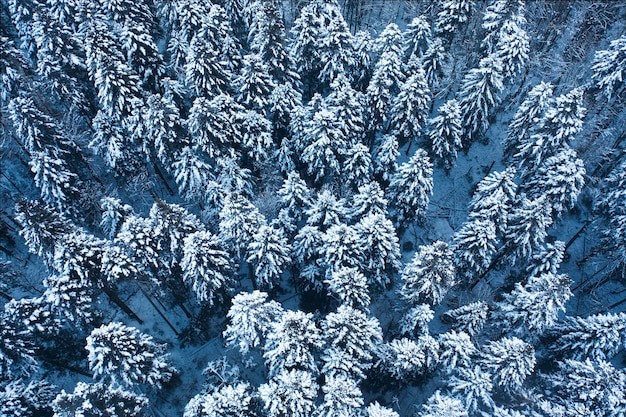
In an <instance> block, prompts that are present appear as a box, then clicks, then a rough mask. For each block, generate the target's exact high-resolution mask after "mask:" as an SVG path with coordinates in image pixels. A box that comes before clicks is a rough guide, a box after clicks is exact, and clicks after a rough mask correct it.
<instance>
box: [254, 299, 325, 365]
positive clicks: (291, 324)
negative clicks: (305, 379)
mask: <svg viewBox="0 0 626 417" xmlns="http://www.w3.org/2000/svg"><path fill="white" fill-rule="evenodd" d="M321 346H322V337H321V335H320V331H319V329H318V328H317V326H316V325H315V323H314V322H313V315H312V314H310V313H303V312H302V311H290V310H287V311H285V312H284V313H282V314H281V316H280V317H279V318H278V321H276V322H274V323H271V324H270V326H269V329H268V331H267V336H266V339H265V346H264V347H263V357H264V358H265V364H266V365H267V367H268V370H269V376H270V377H273V376H278V375H280V374H281V373H282V372H285V371H290V370H293V369H298V370H302V371H307V372H311V373H312V374H315V373H316V372H317V366H316V364H315V358H314V356H313V355H314V353H315V351H316V350H317V349H319V348H320V347H321Z"/></svg>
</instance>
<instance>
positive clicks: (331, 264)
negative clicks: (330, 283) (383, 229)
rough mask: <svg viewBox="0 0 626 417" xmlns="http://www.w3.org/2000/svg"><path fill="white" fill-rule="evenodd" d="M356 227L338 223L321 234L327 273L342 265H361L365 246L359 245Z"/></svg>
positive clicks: (348, 266)
mask: <svg viewBox="0 0 626 417" xmlns="http://www.w3.org/2000/svg"><path fill="white" fill-rule="evenodd" d="M361 244H362V242H361V241H360V239H359V234H358V233H357V230H356V227H354V226H348V225H346V224H345V223H339V224H337V225H334V226H331V227H329V228H328V230H326V232H325V233H324V235H323V236H322V252H321V253H322V254H323V257H324V265H325V266H326V267H327V268H328V274H329V275H330V274H332V272H333V271H335V270H338V269H339V268H342V267H347V268H350V267H354V268H356V267H362V265H361V264H362V262H364V255H365V248H363V247H362V246H361Z"/></svg>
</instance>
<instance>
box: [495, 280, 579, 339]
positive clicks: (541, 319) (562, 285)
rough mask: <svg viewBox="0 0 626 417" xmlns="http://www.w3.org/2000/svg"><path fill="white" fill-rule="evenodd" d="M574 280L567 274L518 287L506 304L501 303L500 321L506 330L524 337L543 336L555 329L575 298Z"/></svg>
mask: <svg viewBox="0 0 626 417" xmlns="http://www.w3.org/2000/svg"><path fill="white" fill-rule="evenodd" d="M570 283H571V280H570V278H569V277H568V276H567V275H565V274H559V275H555V274H552V273H549V272H548V273H544V274H541V275H538V276H531V277H530V278H529V279H528V282H527V283H526V284H525V285H522V284H520V283H517V284H516V285H515V289H514V290H513V291H511V293H510V294H505V295H504V301H502V302H500V303H498V310H497V313H496V315H497V319H498V320H499V321H500V322H501V323H503V324H504V326H503V327H504V328H506V329H510V330H513V331H514V332H515V333H517V334H518V335H521V336H525V335H531V336H539V335H541V334H543V333H544V332H545V331H546V330H547V329H550V328H552V327H553V326H554V325H555V324H556V322H557V320H558V316H559V313H560V312H564V311H565V303H566V302H567V300H569V298H570V297H571V296H572V295H573V294H572V292H571V291H570V289H569V286H570Z"/></svg>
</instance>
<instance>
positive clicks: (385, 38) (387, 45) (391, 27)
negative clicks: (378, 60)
mask: <svg viewBox="0 0 626 417" xmlns="http://www.w3.org/2000/svg"><path fill="white" fill-rule="evenodd" d="M403 44H404V37H403V36H402V31H401V30H400V28H399V27H398V25H397V24H396V23H393V22H392V23H389V24H388V25H387V26H385V28H384V29H383V30H382V32H380V34H379V35H378V38H377V39H376V40H375V41H374V51H375V52H376V53H377V54H378V55H379V56H380V55H383V54H384V53H386V52H392V53H394V54H398V56H402V54H403V52H404V51H403Z"/></svg>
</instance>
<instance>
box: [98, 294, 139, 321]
mask: <svg viewBox="0 0 626 417" xmlns="http://www.w3.org/2000/svg"><path fill="white" fill-rule="evenodd" d="M103 291H104V293H105V294H106V295H107V297H109V300H111V301H113V302H114V303H115V304H117V306H118V307H119V308H121V309H122V311H124V313H126V314H128V315H129V316H130V317H131V318H132V319H133V320H135V321H137V322H138V323H139V324H143V320H142V319H141V318H140V317H139V316H138V315H137V314H135V312H134V311H133V310H131V309H130V307H129V306H128V305H127V304H126V303H125V302H124V301H123V300H122V299H121V298H120V296H119V295H117V293H116V292H115V291H113V289H111V288H110V287H106V286H105V287H104V288H103Z"/></svg>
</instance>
